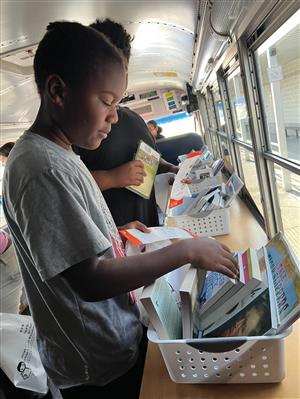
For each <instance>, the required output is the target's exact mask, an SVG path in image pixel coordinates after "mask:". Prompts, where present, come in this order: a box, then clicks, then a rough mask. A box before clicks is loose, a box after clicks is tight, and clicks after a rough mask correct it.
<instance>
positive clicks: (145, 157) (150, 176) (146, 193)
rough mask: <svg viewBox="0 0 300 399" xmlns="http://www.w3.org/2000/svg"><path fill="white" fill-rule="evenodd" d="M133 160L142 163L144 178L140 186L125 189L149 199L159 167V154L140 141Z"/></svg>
mask: <svg viewBox="0 0 300 399" xmlns="http://www.w3.org/2000/svg"><path fill="white" fill-rule="evenodd" d="M134 159H135V160H140V161H142V162H143V164H144V170H145V172H146V176H144V182H143V183H142V184H141V185H139V186H128V187H126V188H127V189H128V190H130V191H133V192H134V193H136V194H138V195H140V196H141V197H143V198H146V199H149V198H150V195H151V191H152V188H153V184H154V180H155V176H156V173H157V169H158V166H159V161H160V154H159V153H158V152H157V151H155V150H154V149H153V148H152V147H150V146H149V145H148V144H146V143H145V142H144V141H142V140H141V141H140V143H139V146H138V149H137V151H136V153H135V157H134Z"/></svg>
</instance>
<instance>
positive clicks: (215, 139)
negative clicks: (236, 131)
mask: <svg viewBox="0 0 300 399" xmlns="http://www.w3.org/2000/svg"><path fill="white" fill-rule="evenodd" d="M210 137H211V141H212V145H213V148H212V151H213V155H214V158H220V156H221V154H220V151H219V142H218V137H217V134H216V133H215V132H212V131H210Z"/></svg>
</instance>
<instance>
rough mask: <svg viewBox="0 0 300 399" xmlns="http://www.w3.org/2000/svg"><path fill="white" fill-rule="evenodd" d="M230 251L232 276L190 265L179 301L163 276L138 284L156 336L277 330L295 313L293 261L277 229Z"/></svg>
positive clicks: (299, 282)
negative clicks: (255, 243)
mask: <svg viewBox="0 0 300 399" xmlns="http://www.w3.org/2000/svg"><path fill="white" fill-rule="evenodd" d="M233 255H234V256H235V257H236V259H237V261H238V264H239V272H240V275H239V278H238V279H230V278H229V277H226V276H224V275H221V274H219V273H217V272H207V273H205V272H204V271H203V270H202V269H199V268H196V267H193V266H190V267H189V268H188V269H187V271H186V273H185V275H184V278H182V283H181V284H180V286H179V300H178V297H177V296H176V299H174V298H175V297H174V290H172V288H171V287H170V285H169V284H167V283H166V279H165V277H164V276H162V277H161V278H160V279H158V280H156V281H155V282H154V283H153V284H151V285H150V286H147V287H145V288H144V290H143V292H142V294H141V298H140V299H141V303H142V305H143V306H144V307H145V309H146V311H147V313H148V316H149V320H150V322H151V324H152V325H153V327H154V329H155V330H156V332H157V335H158V337H159V338H160V339H180V338H185V339H190V338H201V337H205V338H211V337H226V336H261V335H271V334H278V333H280V332H281V331H283V330H284V329H286V328H287V327H289V326H290V325H292V324H293V322H294V321H295V320H297V319H298V318H299V317H300V267H299V262H298V260H297V259H296V257H295V255H294V254H293V252H292V249H291V248H290V246H289V244H288V242H287V240H286V239H285V237H284V235H283V234H282V233H281V232H279V233H278V234H276V235H275V236H274V237H273V238H272V239H271V240H270V241H269V242H268V243H267V245H265V246H264V247H262V248H260V249H259V250H256V249H253V248H248V249H247V250H245V251H240V252H238V253H235V254H233ZM158 309H159V310H158ZM161 312H162V313H163V314H162V313H161Z"/></svg>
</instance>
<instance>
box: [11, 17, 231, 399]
mask: <svg viewBox="0 0 300 399" xmlns="http://www.w3.org/2000/svg"><path fill="white" fill-rule="evenodd" d="M34 73H35V80H36V84H37V87H38V90H39V93H40V96H41V105H40V109H39V112H38V115H37V117H36V120H35V121H34V123H33V125H32V126H31V128H30V129H29V131H26V132H25V133H24V134H23V136H22V137H21V138H20V139H19V140H18V141H17V143H16V144H15V146H14V148H13V150H12V151H11V153H10V156H9V159H8V161H7V165H6V170H5V174H4V212H5V216H6V219H7V223H8V226H9V229H10V231H11V233H12V236H13V240H14V244H15V247H16V252H17V257H18V261H19V264H20V268H21V271H22V276H23V279H24V284H25V288H26V293H27V296H28V300H29V306H30V310H31V314H32V316H33V319H34V322H35V326H36V331H37V340H38V348H39V352H40V355H41V359H42V362H43V364H44V366H45V369H46V371H47V373H48V375H49V376H50V378H51V379H52V380H53V382H54V383H55V384H56V385H57V386H58V387H59V388H61V389H62V394H63V397H64V398H74V399H77V398H78V399H79V398H83V397H86V398H89V399H91V398H94V397H97V398H100V397H103V398H108V397H116V396H117V394H118V392H119V391H118V390H120V389H121V390H123V393H122V397H123V398H130V399H134V398H135V397H136V396H133V395H135V394H133V393H132V392H131V391H130V389H131V386H132V385H133V383H132V381H133V380H134V375H135V372H136V371H137V369H138V367H139V363H138V356H139V342H140V339H141V332H142V328H141V324H140V322H139V314H138V309H137V306H136V305H135V304H134V301H132V300H131V299H132V297H131V295H130V294H128V293H129V292H130V291H131V290H134V289H136V288H138V287H141V286H143V285H146V284H149V283H150V282H152V281H153V280H154V279H156V278H157V277H159V276H161V275H163V274H165V273H168V272H169V271H171V270H174V269H176V268H178V267H180V266H181V265H184V264H186V263H193V264H195V265H199V266H200V267H202V268H205V269H210V270H216V271H219V272H222V273H225V274H227V275H229V276H230V277H234V276H235V274H236V273H237V266H236V264H235V262H234V260H233V258H232V256H231V253H230V251H229V249H228V248H226V247H225V246H223V245H222V244H220V243H218V242H217V241H216V240H213V239H208V238H203V239H200V238H195V239H194V238H193V239H187V240H182V241H179V242H177V243H175V244H173V245H171V246H169V247H167V248H163V249H161V250H159V251H156V252H152V253H146V254H143V255H139V256H133V257H124V253H123V248H122V241H121V240H120V237H119V234H118V231H117V229H116V226H115V224H114V222H113V219H112V217H111V214H110V212H109V210H108V208H107V206H106V204H105V202H104V200H103V197H102V194H101V192H100V190H99V188H98V186H97V184H96V183H95V180H94V179H93V177H92V176H91V174H90V172H89V171H88V169H87V168H86V167H85V166H84V164H83V163H82V161H81V160H80V159H79V157H78V156H77V155H75V154H74V152H73V151H72V145H76V146H79V147H83V148H87V149H95V148H97V147H98V146H99V145H100V143H101V141H102V140H103V139H105V138H106V137H107V135H108V134H109V131H110V129H111V125H112V124H113V123H116V122H117V112H116V106H117V104H118V102H119V101H120V100H121V98H122V96H123V93H124V90H125V87H126V71H125V67H124V63H123V60H122V57H121V55H120V54H119V52H118V50H117V49H116V48H115V47H114V46H113V45H112V44H110V43H109V42H108V40H107V39H106V38H105V37H104V36H103V35H101V34H100V33H98V32H96V31H95V30H93V29H92V28H88V27H84V26H82V25H80V24H78V23H75V22H55V23H51V24H49V26H48V28H47V33H46V34H45V36H44V38H43V39H42V41H41V42H40V44H39V46H38V49H37V52H36V56H35V59H34ZM71 387H72V388H71ZM68 388H69V389H68ZM101 395H102V396H101Z"/></svg>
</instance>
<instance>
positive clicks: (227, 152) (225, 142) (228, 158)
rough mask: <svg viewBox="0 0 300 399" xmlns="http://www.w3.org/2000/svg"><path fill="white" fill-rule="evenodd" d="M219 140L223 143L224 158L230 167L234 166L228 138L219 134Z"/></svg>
mask: <svg viewBox="0 0 300 399" xmlns="http://www.w3.org/2000/svg"><path fill="white" fill-rule="evenodd" d="M219 140H220V145H221V152H222V158H223V159H224V160H225V162H226V163H227V164H228V165H227V166H229V168H232V167H233V166H232V159H231V153H230V148H229V143H228V140H227V139H226V138H225V137H222V136H219Z"/></svg>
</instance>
